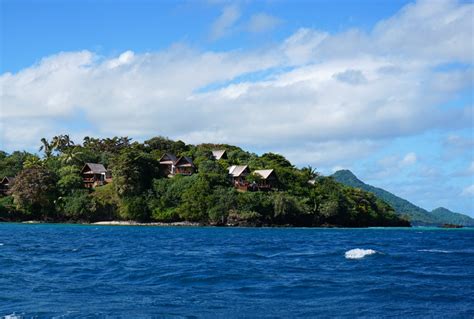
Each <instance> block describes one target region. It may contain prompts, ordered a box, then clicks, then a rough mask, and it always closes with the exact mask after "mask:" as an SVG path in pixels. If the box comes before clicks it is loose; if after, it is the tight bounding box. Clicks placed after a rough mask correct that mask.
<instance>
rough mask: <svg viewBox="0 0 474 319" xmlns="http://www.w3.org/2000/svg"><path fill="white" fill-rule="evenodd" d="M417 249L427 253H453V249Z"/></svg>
mask: <svg viewBox="0 0 474 319" xmlns="http://www.w3.org/2000/svg"><path fill="white" fill-rule="evenodd" d="M418 251H422V252H428V253H442V254H450V253H453V251H449V250H441V249H418Z"/></svg>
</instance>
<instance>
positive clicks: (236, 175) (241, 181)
mask: <svg viewBox="0 0 474 319" xmlns="http://www.w3.org/2000/svg"><path fill="white" fill-rule="evenodd" d="M249 174H250V170H249V168H248V166H247V165H232V166H231V167H229V177H230V180H231V182H232V184H233V185H234V186H235V187H237V188H238V189H241V190H247V187H248V182H247V180H246V179H245V177H246V176H247V175H249Z"/></svg>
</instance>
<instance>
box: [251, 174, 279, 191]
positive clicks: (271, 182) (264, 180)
mask: <svg viewBox="0 0 474 319" xmlns="http://www.w3.org/2000/svg"><path fill="white" fill-rule="evenodd" d="M253 173H254V174H255V175H257V176H258V177H259V179H258V180H257V182H256V184H257V187H258V189H259V190H270V189H272V188H274V187H276V185H277V182H278V180H277V176H276V174H275V170H273V169H258V170H255V171H254V172H253Z"/></svg>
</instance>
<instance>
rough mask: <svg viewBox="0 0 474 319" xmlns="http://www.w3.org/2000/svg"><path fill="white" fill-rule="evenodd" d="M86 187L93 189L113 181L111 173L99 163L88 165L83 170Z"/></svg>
mask: <svg viewBox="0 0 474 319" xmlns="http://www.w3.org/2000/svg"><path fill="white" fill-rule="evenodd" d="M81 175H82V181H83V182H84V187H86V188H93V187H97V186H102V185H105V184H107V183H110V182H111V181H112V175H111V174H110V171H108V170H107V169H105V167H104V165H102V164H97V163H86V164H85V165H84V167H83V168H82V170H81Z"/></svg>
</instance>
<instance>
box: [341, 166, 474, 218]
mask: <svg viewBox="0 0 474 319" xmlns="http://www.w3.org/2000/svg"><path fill="white" fill-rule="evenodd" d="M332 177H333V178H334V179H335V180H336V181H338V182H339V183H341V184H344V185H347V186H351V187H356V188H361V189H363V190H365V191H368V192H371V193H373V194H374V195H375V196H377V197H378V198H380V199H382V200H384V201H385V202H387V203H388V204H390V205H391V206H392V207H393V209H395V212H397V214H399V215H402V216H406V217H407V218H408V219H409V220H410V221H411V223H412V224H413V225H440V224H457V225H464V226H470V225H473V226H474V219H472V218H470V217H469V216H466V215H463V214H459V213H454V212H451V211H450V210H448V209H446V208H442V207H440V208H437V209H435V210H433V211H432V212H428V211H427V210H425V209H423V208H421V207H418V206H416V205H414V204H412V203H410V202H409V201H407V200H406V199H403V198H400V197H398V196H396V195H394V194H392V193H390V192H388V191H386V190H384V189H382V188H378V187H374V186H372V185H368V184H366V183H364V182H362V181H361V180H360V179H358V178H357V176H355V175H354V174H353V173H352V172H351V171H349V170H340V171H337V172H335V173H334V174H333V175H332Z"/></svg>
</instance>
